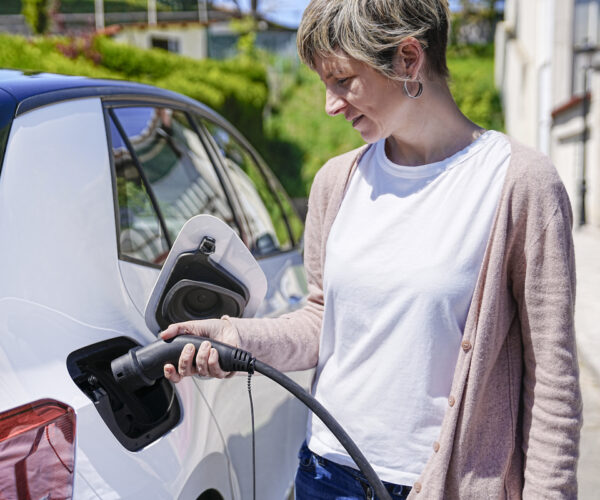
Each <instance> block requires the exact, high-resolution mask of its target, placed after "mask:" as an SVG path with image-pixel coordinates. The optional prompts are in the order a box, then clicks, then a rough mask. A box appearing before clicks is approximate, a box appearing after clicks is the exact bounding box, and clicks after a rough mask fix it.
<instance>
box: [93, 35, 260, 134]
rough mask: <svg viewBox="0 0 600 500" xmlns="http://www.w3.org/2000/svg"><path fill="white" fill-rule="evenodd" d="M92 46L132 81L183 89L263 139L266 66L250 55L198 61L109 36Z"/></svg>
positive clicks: (104, 62) (103, 61)
mask: <svg viewBox="0 0 600 500" xmlns="http://www.w3.org/2000/svg"><path fill="white" fill-rule="evenodd" d="M94 47H95V49H96V50H97V51H98V53H99V54H100V57H101V64H102V66H103V67H105V68H107V69H109V70H111V71H114V72H116V73H119V74H121V75H123V77H125V78H127V79H129V80H135V81H140V82H143V83H151V84H153V85H157V86H159V87H164V88H168V89H171V90H174V91H176V92H181V93H183V94H186V95H188V96H190V97H192V98H194V99H197V100H199V101H201V102H204V103H205V104H207V105H208V106H211V107H213V108H215V109H216V110H217V111H219V112H221V113H222V114H223V115H224V116H225V117H226V118H227V119H229V120H230V121H232V122H233V123H234V124H235V125H236V126H237V127H238V128H239V129H240V130H241V131H242V132H243V133H244V134H245V135H246V136H247V137H248V138H249V139H250V140H251V141H253V142H254V141H260V139H261V135H262V111H263V108H264V107H265V105H266V103H267V99H268V88H267V83H266V79H267V76H266V70H265V68H264V66H262V65H260V64H258V63H257V62H256V61H250V60H249V59H248V58H244V57H239V58H235V59H234V60H228V61H216V60H212V59H204V60H201V61H198V60H196V59H191V58H188V57H182V56H177V55H174V54H171V53H169V52H165V51H162V50H159V49H154V50H144V49H139V48H137V47H132V46H130V45H125V44H122V43H118V42H115V41H114V40H112V39H110V38H106V37H98V38H96V39H95V42H94Z"/></svg>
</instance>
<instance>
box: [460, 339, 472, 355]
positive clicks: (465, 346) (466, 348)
mask: <svg viewBox="0 0 600 500" xmlns="http://www.w3.org/2000/svg"><path fill="white" fill-rule="evenodd" d="M461 347H462V349H463V351H465V352H469V351H470V350H471V347H473V346H472V345H471V342H469V341H468V340H463V341H462V344H461Z"/></svg>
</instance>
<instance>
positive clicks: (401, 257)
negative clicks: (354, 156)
mask: <svg viewBox="0 0 600 500" xmlns="http://www.w3.org/2000/svg"><path fill="white" fill-rule="evenodd" d="M509 160H510V144H509V142H508V140H507V139H506V137H505V136H504V135H502V134H500V133H498V132H493V131H488V132H486V133H484V134H483V135H482V136H481V137H479V138H478V139H477V140H476V141H475V142H473V143H472V144H471V145H469V146H468V147H466V148H465V149H463V150H462V151H459V152H458V153H456V154H454V155H453V156H451V157H450V158H447V159H445V160H443V161H440V162H437V163H432V164H428V165H422V166H416V167H406V166H400V165H396V164H394V163H392V162H391V161H390V160H389V159H388V158H387V156H386V153H385V140H381V141H379V142H377V143H376V144H374V145H373V146H372V147H371V148H370V149H369V150H368V151H367V152H366V153H365V155H364V156H363V157H362V159H361V161H360V163H359V165H358V167H357V169H356V172H355V173H354V174H353V177H352V179H351V181H350V185H349V187H348V191H347V193H346V195H345V197H344V200H343V201H342V204H341V207H340V210H339V213H338V214H337V217H336V219H335V221H334V223H333V226H332V228H331V232H330V234H329V238H328V241H327V248H326V260H325V268H324V280H323V287H324V295H325V312H324V317H323V326H322V332H321V341H320V351H319V363H318V366H317V372H316V379H315V384H314V386H313V392H314V395H315V396H316V398H317V399H318V400H319V401H320V402H321V403H322V404H323V405H324V406H325V407H326V408H327V409H328V410H329V411H330V412H331V413H332V414H333V416H334V417H335V418H336V419H337V420H338V421H339V422H340V423H341V424H342V426H343V427H344V428H345V429H346V431H347V432H348V433H349V435H350V437H351V438H352V439H353V440H354V441H355V442H356V444H357V445H358V447H359V448H360V449H361V451H362V452H363V453H364V454H365V456H366V458H367V460H368V461H369V462H370V463H371V465H372V466H373V468H374V469H375V471H376V472H377V474H378V475H379V476H380V478H381V479H383V480H384V481H389V482H392V483H397V484H405V485H412V484H413V483H414V482H415V481H416V480H417V478H418V477H419V475H420V473H421V472H422V470H423V468H424V466H425V463H426V462H427V460H428V458H429V456H430V455H431V453H432V452H433V449H432V446H433V443H434V442H435V441H436V440H437V439H438V438H439V431H440V427H441V423H442V418H443V416H444V412H445V410H446V408H447V406H448V402H447V398H448V396H449V394H450V386H451V382H452V376H453V373H454V367H455V364H456V360H457V357H458V352H459V349H460V344H461V337H462V334H463V330H464V326H465V321H466V317H467V312H468V309H469V305H470V302H471V298H472V295H473V291H474V288H475V283H476V281H477V277H478V274H479V269H480V267H481V263H482V261H483V254H484V252H485V247H486V243H487V241H488V238H489V234H490V230H491V226H492V221H493V217H494V214H495V211H496V206H497V204H498V200H499V198H500V192H501V189H502V184H503V181H504V176H505V173H506V168H507V166H508V163H509ZM307 441H308V446H309V448H310V449H311V450H312V451H314V452H315V453H317V454H319V455H321V456H324V457H326V458H328V459H330V460H332V461H334V462H336V463H339V464H343V465H348V466H351V467H356V466H355V465H354V462H353V461H352V459H351V458H350V457H349V456H348V455H347V453H346V451H345V450H344V449H343V447H342V446H341V445H340V444H339V443H338V441H337V439H336V438H335V437H334V436H333V434H331V433H330V432H329V430H328V429H327V428H326V427H325V426H324V425H323V424H322V423H321V421H320V420H319V419H318V418H316V417H314V415H313V416H311V417H310V419H309V422H308V430H307Z"/></svg>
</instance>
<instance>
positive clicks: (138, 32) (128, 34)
mask: <svg viewBox="0 0 600 500" xmlns="http://www.w3.org/2000/svg"><path fill="white" fill-rule="evenodd" d="M153 37H155V38H164V39H167V38H168V39H172V40H177V41H178V43H179V52H178V53H179V54H180V55H182V56H187V57H193V58H195V59H204V58H206V57H207V55H208V47H207V43H206V29H205V28H204V27H203V26H200V25H194V24H190V25H189V26H179V25H177V24H174V25H168V27H167V25H165V26H164V27H163V26H160V25H159V26H155V27H147V26H144V27H127V26H125V27H123V28H122V29H121V31H119V33H117V34H116V35H115V36H114V37H113V38H114V39H115V40H117V41H121V42H125V43H127V44H130V45H134V46H136V47H140V48H143V49H149V48H151V47H152V38H153Z"/></svg>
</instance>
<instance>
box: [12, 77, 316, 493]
mask: <svg viewBox="0 0 600 500" xmlns="http://www.w3.org/2000/svg"><path fill="white" fill-rule="evenodd" d="M0 166H1V170H0V234H2V244H1V245H0V367H1V373H2V379H1V380H2V382H1V383H0V498H7V499H13V498H14V499H17V498H18V499H25V498H33V499H38V498H48V499H50V498H52V499H54V498H71V497H73V498H76V499H103V500H106V499H117V498H130V499H142V498H143V499H145V500H149V499H170V498H177V499H182V500H187V499H192V500H197V499H202V500H216V499H246V498H252V459H251V457H252V455H251V420H250V410H249V402H248V395H247V384H246V377H244V376H237V377H232V378H230V379H227V380H224V381H220V380H212V379H201V378H199V377H192V378H188V379H186V380H184V381H182V382H181V383H179V384H177V385H176V386H172V385H171V384H169V383H168V382H167V381H166V380H165V379H162V380H161V381H159V382H157V383H156V384H154V385H153V386H151V387H148V388H143V389H140V390H137V391H134V392H131V393H130V392H128V391H126V390H124V389H123V388H122V387H120V386H119V385H118V384H116V383H115V381H114V379H113V378H112V375H111V374H110V362H111V361H112V360H113V359H114V358H116V357H118V356H120V355H121V354H124V353H126V352H127V351H128V350H129V349H130V348H132V347H134V346H136V345H146V344H149V343H150V342H153V341H154V340H156V334H157V333H158V332H157V331H156V330H157V329H156V327H155V325H149V324H147V322H146V321H145V316H144V312H145V307H146V303H147V301H148V298H149V296H150V294H151V292H152V289H153V286H154V284H155V282H156V280H157V277H158V275H159V272H160V270H161V265H162V264H163V263H164V261H165V260H166V258H167V256H168V254H169V250H170V248H171V246H172V244H173V241H174V240H175V238H176V237H177V234H178V233H179V231H180V229H181V228H182V226H183V225H184V223H185V222H186V221H187V220H188V219H190V218H191V217H192V216H194V215H196V214H209V215H212V216H215V217H217V218H219V219H221V220H222V221H224V222H225V223H226V224H227V225H228V226H229V227H231V228H232V229H233V231H234V232H235V233H236V234H237V235H238V236H239V237H240V238H241V240H242V241H243V242H244V243H245V244H246V245H247V247H248V248H249V249H250V251H251V252H252V254H253V255H254V256H255V257H256V259H257V260H258V263H259V265H260V267H261V268H262V270H263V271H264V273H265V275H266V276H267V282H268V289H267V292H266V298H265V300H264V301H263V302H262V303H261V304H260V306H259V307H258V312H257V315H259V316H268V315H279V314H281V313H283V312H287V311H290V310H292V309H294V308H297V307H300V306H301V305H302V303H303V301H304V298H305V296H306V283H305V278H304V271H303V267H302V259H301V254H300V240H299V236H300V235H299V232H300V231H301V229H302V228H301V222H299V220H298V219H297V217H296V216H295V214H294V212H293V209H292V208H291V205H290V202H289V200H288V198H287V197H286V195H285V194H284V192H283V190H282V189H281V188H280V186H279V184H278V183H277V182H276V180H275V179H274V178H273V176H272V174H270V172H269V170H268V169H267V168H266V167H265V165H264V163H263V161H262V160H261V159H260V157H259V156H258V155H257V154H256V152H255V151H254V150H253V149H252V147H251V146H250V145H249V144H248V143H247V141H246V140H245V139H244V138H243V137H242V136H241V135H240V134H239V133H238V132H237V131H236V130H235V129H234V128H233V127H232V126H231V125H230V124H228V123H227V122H226V121H225V120H224V119H223V118H221V117H220V116H219V115H217V114H216V113H215V112H214V111H212V110H210V109H208V108H207V107H206V106H204V105H202V104H200V103H198V102H196V101H194V100H191V99H189V98H186V97H183V96H181V95H179V94H175V93H172V92H169V91H166V90H162V89H157V88H154V87H151V86H144V85H138V84H133V83H128V82H118V81H99V80H90V79H86V78H80V77H65V76H58V75H46V74H37V75H25V74H22V73H21V72H18V71H8V70H3V71H0ZM266 207H268V208H266ZM199 300H200V299H199ZM201 300H203V301H204V303H203V307H206V308H208V309H210V307H211V304H210V302H211V300H212V299H211V298H210V297H208V298H207V297H206V296H205V297H203V298H201ZM311 376H312V374H311V373H309V372H304V373H298V374H295V375H294V378H295V379H296V381H298V382H300V383H301V384H303V385H304V386H305V387H307V386H308V385H309V383H310V379H311ZM252 384H253V389H252V394H253V398H254V407H255V415H256V439H257V441H256V455H257V464H256V467H257V470H256V474H257V476H256V480H257V483H256V487H257V498H259V499H261V500H268V499H278V500H279V499H282V498H285V497H286V495H287V494H288V492H289V489H290V486H291V483H292V481H293V474H294V472H295V469H296V466H297V458H296V454H297V450H298V447H299V445H300V443H301V442H302V439H303V436H304V429H305V422H306V411H305V410H304V408H303V407H302V405H301V403H299V402H298V401H296V400H294V399H293V398H292V396H290V395H289V394H288V393H286V392H285V391H284V390H283V389H281V388H279V387H278V386H276V385H275V384H274V383H273V382H271V381H270V380H268V379H267V378H266V377H260V376H255V377H253V382H252Z"/></svg>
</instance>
